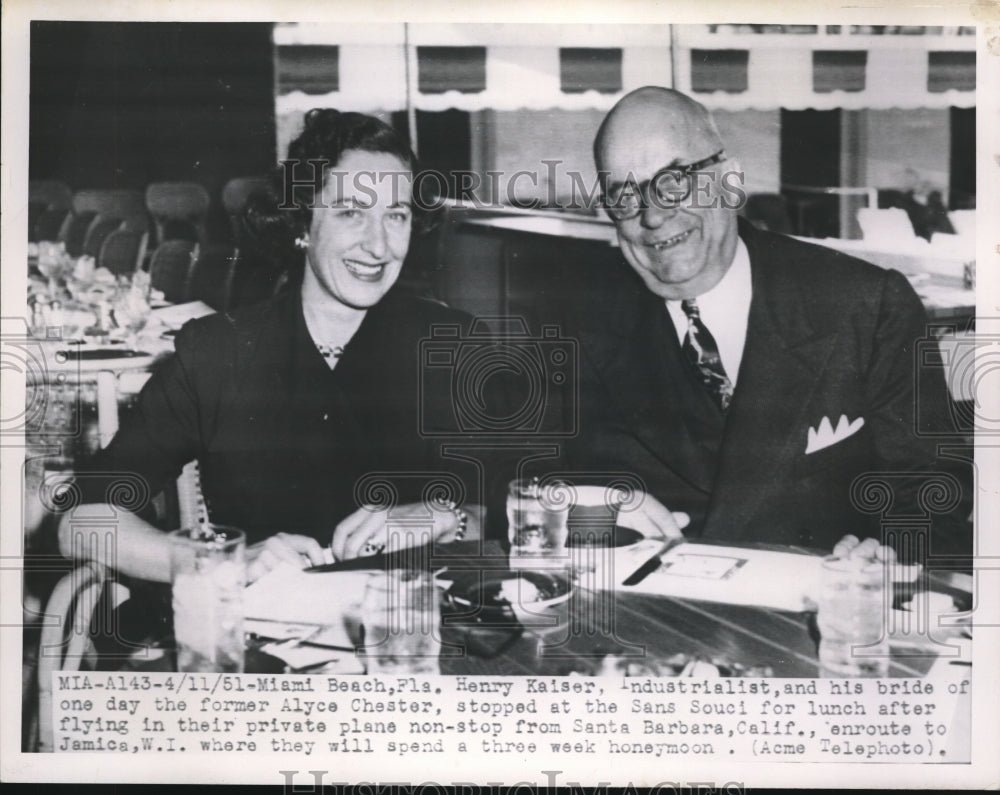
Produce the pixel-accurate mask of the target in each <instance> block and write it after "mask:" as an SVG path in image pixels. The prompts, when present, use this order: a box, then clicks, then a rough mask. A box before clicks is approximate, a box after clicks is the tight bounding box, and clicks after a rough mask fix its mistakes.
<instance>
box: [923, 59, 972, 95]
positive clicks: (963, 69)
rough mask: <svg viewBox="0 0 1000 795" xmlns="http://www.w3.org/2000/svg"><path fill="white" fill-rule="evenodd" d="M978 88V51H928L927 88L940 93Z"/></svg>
mask: <svg viewBox="0 0 1000 795" xmlns="http://www.w3.org/2000/svg"><path fill="white" fill-rule="evenodd" d="M950 89H955V90H956V91H975V90H976V53H975V52H973V51H971V50H970V51H968V52H965V51H963V52H929V53H927V90H928V91H930V92H931V93H940V92H942V91H948V90H950Z"/></svg>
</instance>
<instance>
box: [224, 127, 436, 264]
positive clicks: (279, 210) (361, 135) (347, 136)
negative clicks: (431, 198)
mask: <svg viewBox="0 0 1000 795" xmlns="http://www.w3.org/2000/svg"><path fill="white" fill-rule="evenodd" d="M352 150H361V151H363V152H379V153H385V154H390V155H394V156H395V157H397V158H399V159H400V160H401V161H402V162H403V163H404V164H405V165H406V167H407V168H408V169H409V170H410V171H412V172H414V174H415V173H416V172H417V157H416V155H415V154H414V153H413V150H412V149H410V146H409V144H408V143H407V142H406V139H405V138H404V137H403V136H402V135H401V134H400V133H399V132H397V131H396V130H394V129H393V128H392V127H390V126H389V125H388V124H386V123H385V122H383V121H381V120H379V119H377V118H375V117H374V116H366V115H365V114H363V113H353V112H346V113H342V112H340V111H338V110H334V109H333V108H314V109H313V110H311V111H309V112H308V113H306V115H305V123H304V126H303V128H302V132H301V133H299V136H298V137H297V138H296V139H295V140H294V141H292V142H291V144H289V146H288V157H287V159H285V160H284V161H282V162H281V163H279V164H278V167H277V168H276V169H275V170H274V171H273V172H272V174H271V178H270V180H269V182H268V187H267V189H266V190H265V191H261V192H258V193H256V194H255V195H254V196H252V197H251V198H250V200H249V201H248V202H247V206H246V210H245V218H244V221H245V225H246V229H247V231H248V233H249V234H250V238H251V240H252V241H253V242H254V243H255V244H256V246H257V247H258V248H259V249H260V250H261V251H262V252H263V253H265V254H266V255H267V256H268V257H269V259H271V260H272V261H274V262H275V264H276V265H278V266H279V267H280V268H281V269H282V270H286V271H288V272H289V275H292V274H293V273H294V272H295V271H298V270H301V267H302V264H303V262H304V258H303V257H302V252H301V250H300V249H297V248H296V246H295V240H296V238H299V237H302V236H303V235H304V234H305V233H306V232H308V230H309V226H310V224H311V222H312V208H313V203H314V202H315V201H316V199H317V196H316V185H315V182H314V180H313V175H314V173H315V172H314V164H315V165H316V166H318V165H319V163H317V162H316V161H320V162H321V163H322V168H323V181H324V182H325V181H326V177H327V176H328V174H329V172H330V169H332V168H336V166H337V163H339V162H340V158H341V157H342V156H343V154H344V153H345V152H349V151H352ZM286 186H287V187H286ZM427 227H428V219H427V217H426V214H425V213H422V212H421V211H420V208H419V207H416V206H415V207H414V215H413V230H414V232H415V233H417V234H419V233H422V232H423V231H425V230H426V228H427Z"/></svg>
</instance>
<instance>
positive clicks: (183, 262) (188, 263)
mask: <svg viewBox="0 0 1000 795" xmlns="http://www.w3.org/2000/svg"><path fill="white" fill-rule="evenodd" d="M197 259H198V244H197V243H194V242H192V241H190V240H165V241H163V242H162V243H160V245H159V246H157V248H156V251H154V252H153V258H152V260H151V261H150V263H149V276H150V286H151V287H152V288H153V289H154V290H160V291H161V292H162V293H163V297H164V298H166V300H168V301H170V302H171V303H175V304H182V303H185V302H186V301H188V300H190V298H189V296H190V288H191V271H192V269H193V268H194V263H195V261H196V260H197Z"/></svg>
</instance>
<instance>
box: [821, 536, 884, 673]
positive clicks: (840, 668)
mask: <svg viewBox="0 0 1000 795" xmlns="http://www.w3.org/2000/svg"><path fill="white" fill-rule="evenodd" d="M886 577H887V570H886V568H885V565H884V563H883V562H882V561H878V560H869V559H865V558H841V557H837V556H830V557H828V558H826V559H825V560H824V561H823V567H822V575H821V583H820V595H819V602H818V612H817V615H816V619H817V624H818V626H819V632H820V643H819V661H820V675H821V676H824V677H884V676H886V675H887V673H888V669H889V635H888V624H887V623H886V620H885V618H886V615H887V613H886V611H887V610H888V608H889V603H888V592H887V590H886Z"/></svg>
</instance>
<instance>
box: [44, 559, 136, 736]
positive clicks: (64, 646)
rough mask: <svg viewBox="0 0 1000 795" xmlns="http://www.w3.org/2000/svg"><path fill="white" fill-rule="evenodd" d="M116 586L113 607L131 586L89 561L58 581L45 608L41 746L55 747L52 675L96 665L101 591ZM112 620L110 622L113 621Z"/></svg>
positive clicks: (119, 602)
mask: <svg viewBox="0 0 1000 795" xmlns="http://www.w3.org/2000/svg"><path fill="white" fill-rule="evenodd" d="M105 587H113V588H114V590H113V592H112V594H111V598H110V600H109V601H105V602H104V603H103V604H104V605H107V606H108V607H109V608H111V609H113V608H115V607H117V606H118V605H120V604H121V603H122V602H124V601H125V599H127V598H128V589H127V588H125V587H124V586H123V585H121V584H119V583H116V582H115V581H114V580H113V579H112V578H111V573H110V571H109V570H108V568H107V567H105V566H103V565H102V564H100V563H95V562H87V563H83V564H81V565H80V566H77V567H76V568H75V569H73V571H71V572H70V573H69V574H67V575H65V576H64V577H63V578H62V579H61V580H59V582H58V583H57V584H56V587H55V589H54V590H53V591H52V596H50V597H49V601H48V603H47V605H46V608H45V619H44V623H43V625H42V635H41V640H40V641H39V645H38V750H39V751H54V750H55V747H54V745H55V743H54V732H53V726H52V676H53V674H54V673H55V672H56V671H79V670H81V668H85V667H87V666H91V667H92V666H93V665H94V663H95V662H96V653H95V650H94V644H93V641H92V639H91V634H90V628H91V624H92V622H93V620H94V615H95V611H96V610H97V607H98V605H101V604H102V601H101V594H102V593H103V591H104V589H105ZM109 623H110V622H109Z"/></svg>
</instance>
